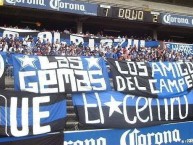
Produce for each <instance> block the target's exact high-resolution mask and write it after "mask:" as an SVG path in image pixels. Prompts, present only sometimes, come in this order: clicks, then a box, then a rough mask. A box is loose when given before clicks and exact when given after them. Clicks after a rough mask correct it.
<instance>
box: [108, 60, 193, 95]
mask: <svg viewBox="0 0 193 145" xmlns="http://www.w3.org/2000/svg"><path fill="white" fill-rule="evenodd" d="M108 63H109V64H110V69H111V73H112V75H113V84H114V87H115V90H117V91H120V92H125V93H128V94H132V95H136V96H144V97H154V98H157V97H158V98H169V97H176V96H182V95H185V94H187V93H188V92H189V91H190V90H191V89H192V88H193V63H192V62H132V61H117V60H114V59H108Z"/></svg>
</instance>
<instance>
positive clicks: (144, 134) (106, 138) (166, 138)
mask: <svg viewBox="0 0 193 145" xmlns="http://www.w3.org/2000/svg"><path fill="white" fill-rule="evenodd" d="M192 128H193V122H183V123H176V124H167V125H160V126H153V127H148V128H135V129H103V130H82V131H68V132H64V133H55V134H45V135H38V136H30V137H19V138H15V137H9V138H1V139H0V145H24V144H27V145H179V144H191V143H192V142H193V137H192V134H193V130H192Z"/></svg>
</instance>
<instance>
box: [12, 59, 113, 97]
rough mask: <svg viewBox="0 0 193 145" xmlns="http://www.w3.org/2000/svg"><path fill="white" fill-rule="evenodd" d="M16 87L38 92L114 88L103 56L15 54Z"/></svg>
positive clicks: (70, 91) (69, 91) (68, 91)
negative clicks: (111, 85)
mask: <svg viewBox="0 0 193 145" xmlns="http://www.w3.org/2000/svg"><path fill="white" fill-rule="evenodd" d="M13 65H14V80H15V81H14V82H15V89H16V90H22V91H29V92H36V93H60V92H65V93H72V92H89V91H104V90H111V87H110V82H109V77H108V72H107V68H106V64H105V62H104V60H103V59H102V58H99V57H98V58H95V57H65V56H28V55H14V56H13Z"/></svg>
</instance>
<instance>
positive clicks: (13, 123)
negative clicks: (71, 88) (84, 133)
mask: <svg viewBox="0 0 193 145" xmlns="http://www.w3.org/2000/svg"><path fill="white" fill-rule="evenodd" d="M0 113H1V116H0V135H2V136H16V137H20V136H28V135H37V134H44V133H48V132H56V131H63V130H64V128H65V124H66V123H65V121H66V116H67V115H66V114H67V113H66V100H65V96H64V95H63V94H52V95H48V94H45V95H40V94H34V93H29V92H16V91H4V90H0Z"/></svg>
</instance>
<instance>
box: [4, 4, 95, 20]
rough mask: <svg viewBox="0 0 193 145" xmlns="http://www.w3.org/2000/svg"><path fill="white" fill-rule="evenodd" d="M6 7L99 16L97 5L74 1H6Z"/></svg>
mask: <svg viewBox="0 0 193 145" xmlns="http://www.w3.org/2000/svg"><path fill="white" fill-rule="evenodd" d="M4 4H5V5H14V6H19V7H28V8H36V9H44V10H54V11H59V12H68V13H75V14H81V15H92V16H96V15H97V7H98V6H97V5H96V4H91V3H86V2H78V1H72V0H26V1H24V0H5V3H4Z"/></svg>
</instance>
